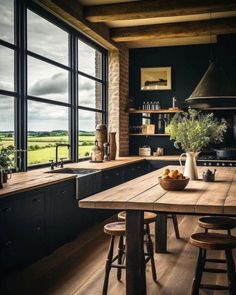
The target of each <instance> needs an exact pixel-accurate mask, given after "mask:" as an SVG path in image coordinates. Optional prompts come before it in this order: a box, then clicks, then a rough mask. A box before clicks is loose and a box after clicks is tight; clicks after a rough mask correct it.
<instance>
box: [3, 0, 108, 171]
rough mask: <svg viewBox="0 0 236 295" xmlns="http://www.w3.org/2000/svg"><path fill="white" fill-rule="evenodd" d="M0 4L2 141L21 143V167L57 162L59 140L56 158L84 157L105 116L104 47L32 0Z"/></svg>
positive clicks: (6, 144) (19, 144)
mask: <svg viewBox="0 0 236 295" xmlns="http://www.w3.org/2000/svg"><path fill="white" fill-rule="evenodd" d="M0 11H1V12H2V17H1V19H0V145H4V146H8V145H13V144H14V145H15V146H16V147H17V148H18V149H22V150H27V153H21V159H20V160H19V161H18V165H19V166H20V167H19V168H20V169H21V170H24V169H26V168H27V166H33V165H36V166H37V165H41V164H47V163H49V160H54V161H55V156H56V146H57V145H61V146H60V147H59V148H58V159H60V158H66V159H67V160H71V161H77V160H78V159H79V158H86V157H89V156H90V151H91V147H92V146H93V145H94V137H95V127H96V125H97V124H98V123H105V122H106V51H105V50H104V49H103V48H101V47H100V46H99V45H97V44H95V43H94V42H92V41H90V40H88V39H87V38H86V37H84V36H82V35H81V34H80V33H79V32H77V31H76V30H74V29H73V28H72V27H70V26H68V25H67V24H65V23H63V22H62V21H61V20H58V19H57V18H56V17H55V16H52V15H50V14H49V13H47V12H46V11H44V10H43V9H42V8H40V7H39V6H37V5H36V4H34V3H31V2H30V1H23V0H15V1H13V0H0ZM20 28H21V31H20ZM21 48H22V49H23V48H26V50H21ZM68 147H69V148H68Z"/></svg>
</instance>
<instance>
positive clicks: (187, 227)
mask: <svg viewBox="0 0 236 295" xmlns="http://www.w3.org/2000/svg"><path fill="white" fill-rule="evenodd" d="M113 219H114V218H113ZM197 219H198V217H191V216H178V222H179V228H180V235H181V239H180V240H177V239H176V238H175V234H174V230H173V224H172V220H171V219H169V220H168V251H169V253H168V254H155V262H156V268H157V276H158V283H155V282H153V281H152V277H151V268H150V266H149V265H148V266H147V270H146V273H147V294H148V295H157V294H159V295H188V294H190V290H191V284H192V279H193V275H194V271H195V263H196V259H197V249H196V248H195V247H193V246H191V245H190V244H189V243H188V240H189V236H190V235H191V234H192V233H193V232H196V231H200V228H199V227H198V225H197ZM109 221H110V220H109ZM104 224H105V222H103V223H101V224H99V225H96V226H94V227H92V228H90V229H88V230H87V231H86V232H84V233H82V234H81V235H80V236H79V237H78V238H77V239H76V240H74V241H72V242H70V243H67V244H65V245H64V246H62V247H60V248H59V249H57V250H56V251H55V252H54V253H52V254H51V255H49V256H47V257H45V258H43V259H41V260H40V261H38V262H36V263H34V264H33V265H31V266H29V267H27V268H25V269H23V270H21V271H17V272H15V273H12V274H11V275H9V276H7V277H4V278H2V280H1V285H0V286H1V288H0V294H1V295H31V294H34V295H39V294H40V295H100V294H101V290H102V285H103V276H104V266H105V260H106V254H107V249H108V245H109V237H108V236H107V235H105V234H104V233H103V225H104ZM151 231H152V235H153V233H154V226H153V225H152V226H151ZM233 234H234V235H236V231H233ZM209 255H211V256H212V257H223V254H222V253H221V252H219V251H217V252H215V253H212V252H211V253H209ZM234 257H236V253H235V252H234ZM203 279H204V281H205V282H210V283H215V282H216V281H217V283H221V284H226V285H227V279H226V276H225V275H224V274H223V275H214V274H204V278H203ZM108 294H109V295H125V271H123V273H122V281H121V282H118V281H117V280H116V270H114V269H113V270H112V271H111V275H110V281H109V292H108ZM200 294H201V295H213V294H214V295H225V294H228V293H227V292H223V291H220V292H219V291H218V292H213V291H205V290H202V291H201V292H200Z"/></svg>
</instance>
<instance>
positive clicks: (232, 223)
mask: <svg viewBox="0 0 236 295" xmlns="http://www.w3.org/2000/svg"><path fill="white" fill-rule="evenodd" d="M198 224H199V226H200V227H202V228H205V229H215V230H225V229H233V228H235V227H236V220H235V219H233V218H230V217H223V216H205V217H201V218H199V220H198Z"/></svg>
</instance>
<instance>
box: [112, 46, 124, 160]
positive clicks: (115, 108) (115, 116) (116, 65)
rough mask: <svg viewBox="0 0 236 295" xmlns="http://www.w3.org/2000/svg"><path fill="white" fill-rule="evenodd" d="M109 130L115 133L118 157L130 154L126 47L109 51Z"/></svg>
mask: <svg viewBox="0 0 236 295" xmlns="http://www.w3.org/2000/svg"><path fill="white" fill-rule="evenodd" d="M108 59H109V61H108V62H109V69H108V130H109V131H115V132H116V133H117V134H116V142H117V156H127V155H128V154H129V134H128V130H129V114H128V101H129V99H128V98H129V82H128V81H129V51H128V49H127V48H126V47H121V48H120V49H119V50H110V51H109V57H108Z"/></svg>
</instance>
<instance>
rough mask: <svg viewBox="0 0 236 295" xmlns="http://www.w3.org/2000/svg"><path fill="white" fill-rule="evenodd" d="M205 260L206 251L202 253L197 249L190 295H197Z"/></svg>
mask: <svg viewBox="0 0 236 295" xmlns="http://www.w3.org/2000/svg"><path fill="white" fill-rule="evenodd" d="M205 258H206V250H204V251H203V250H202V249H199V254H198V261H197V266H196V271H195V277H194V279H193V285H192V292H191V295H199V287H200V283H201V280H202V272H203V268H204V264H205Z"/></svg>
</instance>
